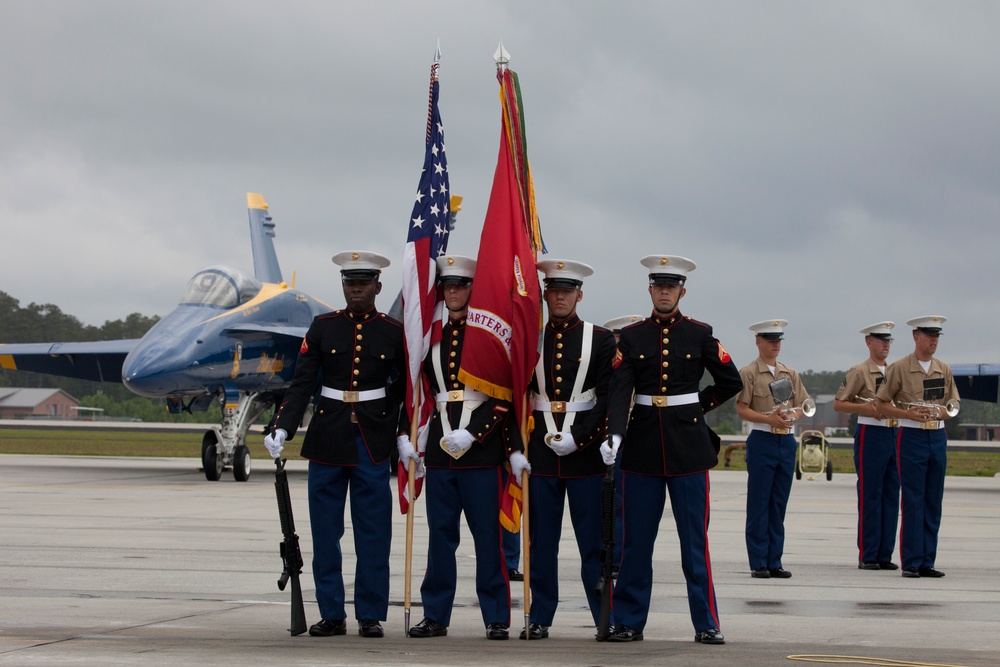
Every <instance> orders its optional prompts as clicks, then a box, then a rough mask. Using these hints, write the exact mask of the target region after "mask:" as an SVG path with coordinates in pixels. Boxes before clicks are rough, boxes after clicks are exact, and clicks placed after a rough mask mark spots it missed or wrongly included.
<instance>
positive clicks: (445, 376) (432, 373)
mask: <svg viewBox="0 0 1000 667" xmlns="http://www.w3.org/2000/svg"><path fill="white" fill-rule="evenodd" d="M437 263H438V283H439V285H441V287H442V289H443V291H444V300H445V305H446V306H447V309H448V321H447V323H445V324H444V326H443V327H442V335H441V342H440V343H438V344H435V345H434V346H432V347H431V350H430V352H429V353H428V357H427V359H426V360H425V362H424V373H425V374H426V375H427V378H428V379H429V381H430V385H431V390H432V391H433V392H434V395H435V399H436V403H437V410H436V411H435V414H434V416H433V418H432V419H431V423H430V427H429V428H428V437H427V448H426V452H425V454H424V465H425V466H426V469H427V475H426V477H425V479H424V493H425V498H426V507H427V527H428V530H429V535H428V551H427V571H426V572H425V573H424V580H423V583H422V584H421V586H420V596H421V600H422V602H423V608H424V618H423V620H421V621H420V623H418V624H417V625H415V626H413V627H412V628H410V636H411V637H416V638H426V637H440V636H444V635H447V634H448V625H450V623H451V613H452V607H453V606H454V602H455V587H456V584H457V580H458V571H457V565H456V560H455V552H456V551H457V549H458V543H459V537H460V532H459V531H460V523H459V522H460V520H461V516H462V514H463V513H464V514H465V520H466V523H467V524H468V527H469V531H470V532H471V533H472V539H473V541H474V543H475V551H476V593H477V595H478V598H479V608H480V611H481V612H482V616H483V622H484V624H485V625H486V636H487V638H489V639H507V638H508V636H509V627H510V584H509V582H508V580H507V569H506V567H505V564H504V554H503V546H502V537H501V533H502V531H503V528H502V526H501V525H500V520H499V517H500V495H501V492H502V491H503V480H504V465H505V464H506V463H507V461H508V458H510V459H511V463H512V467H513V468H515V472H516V474H517V475H518V478H520V469H519V468H518V467H517V465H518V464H516V463H515V462H516V461H518V457H520V461H523V463H524V465H527V460H526V459H525V458H524V455H523V454H522V453H521V451H522V450H523V445H522V443H521V439H520V435H519V433H518V432H517V428H516V424H515V423H514V418H513V414H514V413H513V411H512V410H511V404H510V403H509V402H508V401H502V400H498V399H495V398H490V397H488V396H486V395H485V394H482V393H480V392H478V391H474V390H471V389H466V387H465V385H464V384H462V383H461V382H459V380H458V370H459V367H460V364H461V362H462V345H463V342H464V340H465V324H466V321H465V316H466V313H467V311H468V305H469V295H470V293H471V288H472V279H473V275H474V272H475V264H476V262H475V260H474V259H471V258H468V257H461V256H449V257H440V258H438V260H437Z"/></svg>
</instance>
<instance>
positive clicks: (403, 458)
mask: <svg viewBox="0 0 1000 667" xmlns="http://www.w3.org/2000/svg"><path fill="white" fill-rule="evenodd" d="M396 449H397V450H399V461H400V463H402V464H403V466H404V467H406V468H409V467H410V459H413V461H414V462H415V463H416V464H417V467H416V470H417V476H416V478H415V479H420V478H421V477H423V476H424V473H425V472H426V471H425V470H424V459H423V458H422V457H421V456H420V454H418V453H417V450H416V449H414V448H413V443H412V442H410V436H408V435H406V434H403V435H400V436H397V437H396Z"/></svg>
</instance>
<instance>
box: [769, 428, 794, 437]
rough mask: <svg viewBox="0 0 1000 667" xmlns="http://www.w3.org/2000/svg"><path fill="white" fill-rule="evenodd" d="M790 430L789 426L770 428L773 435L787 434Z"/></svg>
mask: <svg viewBox="0 0 1000 667" xmlns="http://www.w3.org/2000/svg"><path fill="white" fill-rule="evenodd" d="M791 432H792V429H790V428H774V427H772V428H771V433H773V434H775V435H788V434H789V433H791Z"/></svg>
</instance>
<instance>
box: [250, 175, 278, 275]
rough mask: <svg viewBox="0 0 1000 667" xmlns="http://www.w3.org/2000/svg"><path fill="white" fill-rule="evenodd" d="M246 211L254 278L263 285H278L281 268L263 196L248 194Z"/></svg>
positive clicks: (271, 224) (272, 225)
mask: <svg viewBox="0 0 1000 667" xmlns="http://www.w3.org/2000/svg"><path fill="white" fill-rule="evenodd" d="M247 209H248V210H249V215H250V244H251V246H252V247H253V273H254V277H255V278H257V280H260V281H261V282H265V283H280V282H282V280H281V267H280V266H278V254H277V253H276V252H275V250H274V222H273V221H272V220H271V216H270V214H268V212H267V202H265V201H264V195H259V194H257V193H255V192H248V193H247Z"/></svg>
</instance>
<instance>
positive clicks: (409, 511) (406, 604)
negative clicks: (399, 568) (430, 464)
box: [403, 373, 423, 637]
mask: <svg viewBox="0 0 1000 667" xmlns="http://www.w3.org/2000/svg"><path fill="white" fill-rule="evenodd" d="M422 377H423V373H420V374H419V375H418V376H417V379H418V382H417V383H416V386H415V387H414V388H413V414H412V416H411V417H410V442H412V443H413V445H414V447H417V446H418V445H417V428H418V426H419V423H420V390H421V389H422V387H423V381H422V380H421V378H422ZM406 466H407V468H406V469H407V478H406V492H407V495H408V496H409V499H410V502H409V504H408V506H407V508H406V568H405V569H406V574H405V576H406V579H405V582H406V583H405V584H404V586H403V632H404V634H405V635H406V636H407V637H409V636H410V593H411V588H412V586H411V581H410V580H411V579H412V577H413V506H414V505H416V504H417V498H416V496H417V462H416V461H414V460H413V459H410V460H409V461H407V464H406Z"/></svg>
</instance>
